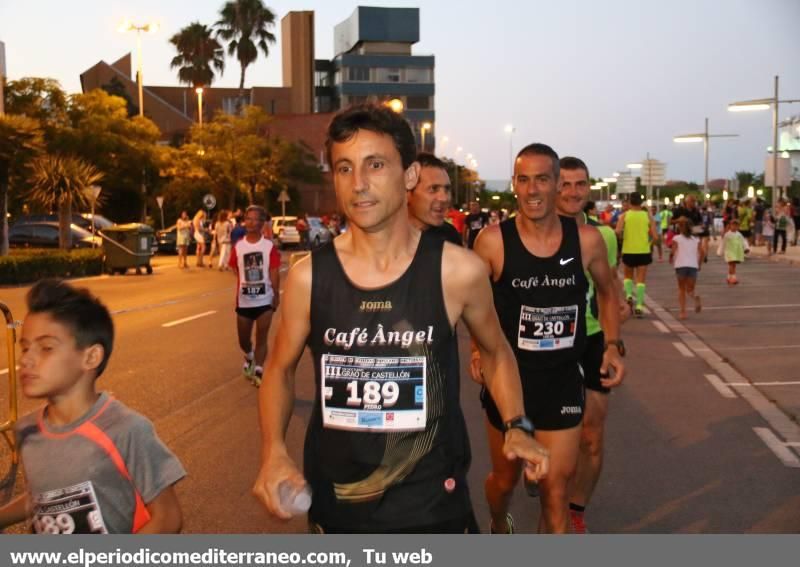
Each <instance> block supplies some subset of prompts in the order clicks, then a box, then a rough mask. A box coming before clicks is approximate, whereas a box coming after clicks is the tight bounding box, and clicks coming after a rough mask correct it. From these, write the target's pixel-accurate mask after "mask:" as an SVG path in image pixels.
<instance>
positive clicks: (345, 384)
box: [320, 354, 427, 432]
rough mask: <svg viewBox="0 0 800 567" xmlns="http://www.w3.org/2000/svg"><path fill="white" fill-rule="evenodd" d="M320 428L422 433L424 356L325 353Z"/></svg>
mask: <svg viewBox="0 0 800 567" xmlns="http://www.w3.org/2000/svg"><path fill="white" fill-rule="evenodd" d="M321 370H322V380H321V381H320V386H321V388H322V392H321V394H322V395H321V396H320V397H321V399H322V424H323V426H324V427H330V428H333V429H347V430H351V431H373V432H394V431H421V430H424V429H425V423H426V409H427V400H426V394H425V393H426V378H427V376H426V375H427V360H426V358H425V357H424V356H401V357H364V356H347V355H337V354H323V355H322V361H321Z"/></svg>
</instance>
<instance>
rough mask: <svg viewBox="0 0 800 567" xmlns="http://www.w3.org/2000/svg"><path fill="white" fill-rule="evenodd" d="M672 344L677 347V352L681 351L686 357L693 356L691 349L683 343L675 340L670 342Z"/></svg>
mask: <svg viewBox="0 0 800 567" xmlns="http://www.w3.org/2000/svg"><path fill="white" fill-rule="evenodd" d="M672 346H674V347H675V348H676V349H678V352H679V353H681V354H682V355H683V356H685V357H686V358H694V353H693V352H692V351H690V350H689V349H688V348H687V347H686V345H685V344H683V343H678V342H675V343H672Z"/></svg>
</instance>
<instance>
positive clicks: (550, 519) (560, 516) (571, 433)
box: [535, 425, 581, 534]
mask: <svg viewBox="0 0 800 567" xmlns="http://www.w3.org/2000/svg"><path fill="white" fill-rule="evenodd" d="M535 435H536V440H537V441H538V442H539V443H541V444H542V445H544V446H545V447H546V448H547V449H548V450H549V451H550V470H549V471H548V473H547V476H546V477H545V478H543V479H542V480H540V481H539V495H540V500H541V504H542V514H541V516H540V517H539V533H561V534H563V533H567V532H568V531H569V493H568V491H567V488H568V484H569V480H570V478H572V476H573V475H574V474H575V468H576V466H577V464H578V452H579V447H580V439H581V426H580V425H578V426H576V427H573V428H571V429H560V430H553V431H544V430H541V429H539V430H537V431H536V434H535Z"/></svg>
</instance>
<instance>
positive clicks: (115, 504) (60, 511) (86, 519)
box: [0, 280, 186, 534]
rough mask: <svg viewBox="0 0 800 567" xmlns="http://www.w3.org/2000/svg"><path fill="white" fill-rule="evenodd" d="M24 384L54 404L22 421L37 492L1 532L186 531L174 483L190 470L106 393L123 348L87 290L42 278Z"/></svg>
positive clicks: (6, 514) (20, 432)
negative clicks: (29, 528) (113, 360)
mask: <svg viewBox="0 0 800 567" xmlns="http://www.w3.org/2000/svg"><path fill="white" fill-rule="evenodd" d="M27 301H28V315H27V316H26V317H25V322H24V324H23V327H22V338H21V340H20V346H21V347H22V356H21V358H20V383H21V385H22V390H23V392H24V393H25V395H26V396H28V397H31V398H43V399H46V400H47V405H45V406H44V407H43V408H42V409H41V410H39V411H37V412H35V413H32V414H29V415H27V416H25V417H24V418H22V419H20V420H19V422H18V423H17V427H16V434H17V441H18V444H19V447H20V451H21V455H22V463H23V467H24V471H25V480H26V483H27V488H28V491H27V493H26V494H24V495H22V496H20V497H18V498H16V499H14V500H13V501H12V502H10V503H9V504H7V505H6V506H4V507H2V508H0V527H5V526H8V525H11V524H14V523H17V522H20V521H23V520H25V519H28V518H30V519H31V520H32V524H33V529H34V531H35V532H37V533H50V534H58V533H177V532H179V531H180V528H181V522H182V516H181V509H180V505H179V503H178V499H177V496H176V494H175V489H174V485H175V483H176V482H178V481H179V480H180V479H182V478H183V477H184V476H186V472H185V471H184V469H183V467H182V466H181V464H180V462H179V461H178V459H177V458H176V457H175V455H173V454H172V453H171V452H170V451H169V449H167V447H166V446H165V445H164V444H163V443H162V442H161V440H160V439H159V438H158V437H157V436H156V434H155V431H154V430H153V425H152V424H151V423H150V421H148V420H147V419H146V418H145V417H143V416H141V415H139V414H138V413H136V412H135V411H133V410H131V409H129V408H127V407H126V406H125V405H123V404H122V403H120V402H118V401H116V400H114V399H113V398H112V397H111V396H109V395H108V394H107V393H98V392H97V391H96V390H95V382H96V380H97V378H98V377H99V376H100V374H102V372H103V370H104V369H105V367H106V365H107V364H108V359H109V357H110V356H111V350H112V347H113V342H114V325H113V322H112V320H111V315H110V314H109V312H108V309H106V307H105V306H104V305H103V304H101V303H100V301H99V300H97V299H96V298H95V297H93V296H92V295H91V294H90V293H89V292H88V291H87V290H77V289H75V288H73V287H71V286H70V285H68V284H66V283H64V282H62V281H60V280H42V281H40V282H39V283H37V284H36V285H35V286H33V287H32V288H31V290H30V291H29V292H28V297H27Z"/></svg>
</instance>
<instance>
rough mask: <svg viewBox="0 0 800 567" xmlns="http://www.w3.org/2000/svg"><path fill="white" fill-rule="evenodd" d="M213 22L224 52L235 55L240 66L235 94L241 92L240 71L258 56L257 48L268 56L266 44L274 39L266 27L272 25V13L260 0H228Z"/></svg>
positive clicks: (240, 94) (242, 84)
mask: <svg viewBox="0 0 800 567" xmlns="http://www.w3.org/2000/svg"><path fill="white" fill-rule="evenodd" d="M219 15H220V16H221V17H220V19H219V21H218V22H217V23H216V24H214V25H215V26H216V28H217V37H220V38H222V39H223V40H225V41H226V42H228V55H231V56H235V57H236V59H237V60H238V61H239V65H240V66H241V68H242V74H241V77H240V79H239V98H240V99H241V98H242V97H243V96H244V75H245V71H246V70H247V67H248V65H250V64H251V63H253V62H254V61H255V60H256V59H257V58H258V50H259V48H260V49H261V51H262V52H263V53H264V57H269V47H268V45H267V44H269V43H275V36H274V35H273V34H272V33H271V32H270V31H269V29H270V28H272V27H274V26H275V14H274V13H273V12H272V10H270V9H269V8H267V7H266V6H265V5H264V2H262V0H229V1H228V2H226V3H225V5H224V6H223V7H222V10H220V12H219Z"/></svg>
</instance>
